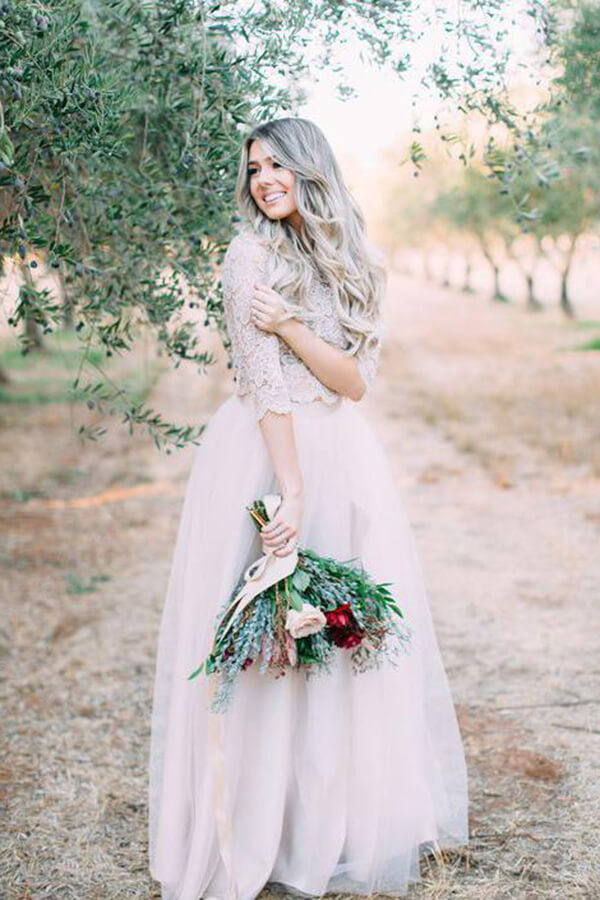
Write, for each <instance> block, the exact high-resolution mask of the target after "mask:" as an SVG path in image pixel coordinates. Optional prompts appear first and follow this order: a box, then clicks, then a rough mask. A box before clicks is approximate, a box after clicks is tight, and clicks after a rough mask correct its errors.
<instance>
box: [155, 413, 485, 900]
mask: <svg viewBox="0 0 600 900" xmlns="http://www.w3.org/2000/svg"><path fill="white" fill-rule="evenodd" d="M250 404H251V400H249V399H248V398H240V397H239V396H237V395H233V396H231V397H230V398H229V399H228V400H226V401H225V402H224V403H223V404H222V405H221V406H220V407H219V409H218V410H217V411H216V413H215V414H214V415H213V417H212V419H211V420H210V422H209V424H208V426H207V428H206V430H205V432H204V435H203V439H202V444H201V445H200V446H199V447H198V449H197V450H196V455H195V459H194V464H193V468H192V472H191V475H190V478H189V482H188V486H187V490H186V495H185V500H184V504H183V511H182V516H181V520H180V525H179V531H178V535H177V540H176V545H175V551H174V556H173V562H172V569H171V576H170V580H169V585H168V591H167V597H166V602H165V606H164V611H163V615H162V620H161V625H160V633H159V641H158V653H157V663H156V680H155V688H154V705H153V714H152V732H151V748H150V767H149V768H150V770H149V775H150V785H149V801H150V802H149V812H150V818H149V837H150V870H151V874H152V875H153V877H154V878H155V879H156V880H158V881H160V882H161V884H162V896H163V898H164V900H200V898H203V897H215V898H218V900H229V895H228V881H227V872H226V867H225V866H224V865H223V859H222V855H221V852H220V844H219V835H218V831H217V824H216V818H215V804H216V793H215V768H214V760H213V757H212V756H211V746H210V743H209V740H208V735H209V726H210V717H211V716H214V715H223V714H215V713H211V712H210V711H209V709H208V706H209V693H208V689H207V680H206V676H204V675H200V676H199V677H198V678H197V679H195V680H194V681H188V680H187V676H188V674H189V673H190V672H191V671H192V670H193V669H194V668H195V667H196V665H197V663H198V662H199V661H200V660H201V659H203V658H204V656H205V655H206V654H207V652H208V651H209V649H210V644H211V640H212V635H213V625H214V618H215V614H216V613H217V611H218V610H219V608H220V607H221V604H222V602H223V600H224V598H226V597H227V596H228V595H229V594H230V592H231V590H232V589H233V587H234V586H235V583H236V581H237V579H238V577H239V575H240V573H241V571H242V570H243V569H244V568H245V566H246V565H247V564H248V563H249V562H251V561H252V560H253V559H254V558H255V557H256V556H258V555H259V554H260V552H261V546H260V539H259V537H258V534H257V532H256V530H255V528H254V525H253V524H252V522H251V519H250V517H249V515H248V513H247V511H246V509H245V507H246V506H247V505H248V504H250V503H251V502H252V501H253V500H255V499H256V498H258V497H260V496H261V495H262V494H264V493H266V492H268V491H276V490H277V482H276V479H275V476H274V474H273V470H272V467H271V464H270V461H269V456H268V451H267V448H266V445H265V442H264V439H263V437H262V433H261V431H260V427H259V425H258V423H257V422H256V420H255V418H254V415H253V411H252V408H251V405H250ZM293 415H294V430H295V435H296V444H297V448H298V453H299V459H300V465H301V468H302V473H303V478H304V489H305V511H304V518H303V526H302V533H301V538H300V545H301V546H302V545H305V546H307V547H310V548H312V549H313V550H315V551H317V552H320V553H323V554H327V555H330V556H335V557H337V558H338V559H342V560H347V559H350V558H354V557H358V558H360V559H361V560H362V562H363V564H364V566H365V568H366V569H367V570H368V571H369V572H370V573H371V574H372V575H373V577H374V578H375V579H376V580H378V581H386V582H391V583H392V587H393V590H394V592H395V594H396V596H397V599H398V602H399V603H400V605H401V606H402V608H403V610H404V612H405V616H406V619H407V621H408V624H409V626H410V628H411V630H412V644H411V651H410V653H409V654H408V655H406V656H405V657H404V658H403V659H402V661H401V664H400V666H399V667H397V668H395V667H392V666H391V665H387V664H386V665H384V666H382V667H381V668H379V669H374V670H372V671H369V672H365V673H361V674H358V675H354V674H353V673H352V671H351V663H350V659H349V651H346V650H337V649H336V657H335V663H334V666H333V669H332V672H331V673H330V674H327V673H322V674H321V673H319V674H316V675H311V676H310V677H307V676H306V673H305V672H303V671H298V670H289V671H288V672H287V673H286V675H284V676H283V677H279V678H275V677H274V676H273V675H270V674H263V675H261V674H259V673H258V671H256V669H255V668H254V667H251V668H250V669H248V670H246V671H245V672H243V673H242V674H241V676H240V677H239V680H238V683H237V687H236V691H235V694H234V698H233V701H232V704H231V706H230V708H229V710H228V712H227V713H226V714H225V715H224V717H223V726H222V727H223V732H224V743H223V753H224V760H225V761H224V766H225V772H226V783H227V784H226V786H227V808H226V815H227V817H228V819H229V822H230V825H231V828H232V850H233V871H234V874H235V882H236V887H237V896H238V898H239V900H252V898H254V897H256V896H257V895H258V894H259V893H260V891H261V889H262V888H263V887H265V886H272V887H274V888H277V887H281V886H284V887H285V888H287V889H289V890H290V891H291V892H294V893H297V894H300V895H303V894H307V895H320V894H323V893H325V892H329V891H333V892H349V893H355V894H370V893H374V892H386V893H404V891H405V889H406V887H407V885H408V884H409V883H410V882H411V881H414V880H417V879H418V875H419V856H420V854H421V853H422V852H424V850H425V849H429V848H432V847H434V848H435V847H439V848H444V847H453V846H459V845H464V844H465V843H466V841H467V784H466V773H465V763H464V755H463V748H462V743H461V739H460V735H459V731H458V728H457V723H456V718H455V713H454V707H453V704H452V698H451V695H450V691H449V688H448V684H447V680H446V675H445V672H444V669H443V665H442V662H441V658H440V654H439V650H438V646H437V643H436V638H435V635H434V631H433V626H432V621H431V616H430V612H429V608H428V602H427V597H426V593H425V589H424V584H423V578H422V573H421V570H420V565H419V561H418V557H417V553H416V551H415V546H414V540H413V535H412V531H411V527H410V524H409V522H408V521H407V518H406V514H405V512H404V509H403V506H402V502H401V499H400V497H399V495H398V493H397V489H396V487H395V484H394V481H393V478H392V474H391V470H390V467H389V464H388V461H387V459H386V456H385V453H384V451H383V448H382V447H381V444H380V442H379V440H378V438H377V437H376V435H375V433H374V431H373V429H372V427H371V426H370V424H369V423H368V422H367V420H366V419H365V418H364V416H363V415H362V413H361V412H360V410H359V409H358V408H357V406H356V405H355V404H354V403H352V402H351V401H349V400H346V399H340V401H339V403H337V404H336V405H327V404H325V403H323V402H321V401H314V402H312V403H306V404H299V403H297V404H294V409H293Z"/></svg>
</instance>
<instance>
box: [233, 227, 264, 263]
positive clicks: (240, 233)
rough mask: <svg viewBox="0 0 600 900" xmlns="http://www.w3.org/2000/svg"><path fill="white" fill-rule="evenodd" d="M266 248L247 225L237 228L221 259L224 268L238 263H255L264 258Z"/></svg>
mask: <svg viewBox="0 0 600 900" xmlns="http://www.w3.org/2000/svg"><path fill="white" fill-rule="evenodd" d="M266 255H267V249H266V247H265V245H264V243H263V241H262V239H261V237H260V235H258V234H257V233H256V231H254V229H253V228H251V227H250V226H249V225H244V226H242V227H241V228H239V229H238V230H237V231H236V233H235V234H234V236H233V237H232V239H231V241H230V242H229V245H228V247H227V250H226V252H225V256H224V259H223V266H224V268H229V267H231V266H235V265H239V264H240V263H244V262H246V263H257V262H261V261H263V260H264V259H265V258H266Z"/></svg>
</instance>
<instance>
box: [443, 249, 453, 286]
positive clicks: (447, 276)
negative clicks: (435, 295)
mask: <svg viewBox="0 0 600 900" xmlns="http://www.w3.org/2000/svg"><path fill="white" fill-rule="evenodd" d="M451 265H452V257H450V256H447V257H446V260H445V262H444V271H443V278H442V287H445V288H449V287H452V282H451V281H450V267H451Z"/></svg>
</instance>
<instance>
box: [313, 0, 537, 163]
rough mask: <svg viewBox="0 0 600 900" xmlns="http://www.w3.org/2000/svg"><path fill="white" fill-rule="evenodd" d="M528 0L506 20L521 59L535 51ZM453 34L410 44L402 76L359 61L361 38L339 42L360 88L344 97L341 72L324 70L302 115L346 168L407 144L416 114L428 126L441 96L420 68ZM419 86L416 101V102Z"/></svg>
mask: <svg viewBox="0 0 600 900" xmlns="http://www.w3.org/2000/svg"><path fill="white" fill-rule="evenodd" d="M424 2H427V0H424ZM525 3H526V0H515V2H514V3H511V4H510V11H509V14H510V15H511V16H512V17H513V18H512V20H509V21H507V23H506V25H507V27H508V28H509V33H510V43H511V49H512V50H513V53H514V55H515V63H516V61H517V60H524V59H526V58H528V57H530V56H531V52H532V50H533V48H534V46H535V34H534V29H533V27H532V19H531V18H530V17H529V16H527V15H526V14H525V11H524V5H525ZM448 41H449V38H448V36H447V35H445V34H444V33H443V32H442V29H441V28H439V29H438V31H437V32H436V31H433V32H432V33H430V34H428V36H427V40H422V41H421V42H419V43H418V44H416V45H414V46H411V47H407V48H406V49H409V50H410V53H411V57H412V60H413V65H412V67H411V69H410V70H409V71H408V72H407V73H406V74H405V76H404V78H400V76H398V75H396V74H395V73H393V72H388V71H382V70H381V69H378V68H376V67H372V66H369V65H368V64H366V63H364V62H362V61H361V60H360V43H359V42H358V41H356V40H354V39H351V40H349V41H348V43H347V44H342V45H341V50H339V51H338V54H337V58H338V59H339V60H340V61H341V62H342V63H343V66H344V70H345V72H346V78H347V80H348V81H349V82H350V84H352V86H353V87H354V88H355V89H356V90H357V91H358V96H357V97H353V98H348V99H345V100H343V99H340V98H339V97H338V95H337V93H336V84H337V76H336V75H335V73H331V72H328V71H323V72H320V73H319V80H318V81H315V82H313V83H312V84H310V85H307V90H308V93H309V98H308V102H307V103H306V104H305V105H304V106H303V107H302V108H301V109H300V110H299V114H300V115H303V116H306V118H309V119H312V120H313V121H314V122H316V124H317V125H319V126H320V127H321V128H322V129H323V131H324V132H325V134H326V135H327V137H328V139H329V141H330V143H331V144H332V146H333V149H334V152H335V153H336V156H337V157H338V159H339V160H340V163H341V164H342V167H343V168H344V170H345V172H346V173H348V174H350V173H351V172H354V171H357V170H360V169H363V170H364V169H367V170H369V169H371V168H372V167H373V166H375V165H376V164H377V162H378V157H379V154H380V152H381V150H382V149H384V148H386V147H389V146H391V145H395V146H398V145H400V144H401V145H402V146H408V144H409V142H410V130H411V128H412V126H413V124H414V122H415V120H416V119H417V120H418V121H419V123H420V124H421V125H423V126H424V127H430V126H431V124H432V121H431V119H432V116H433V113H434V112H435V111H436V105H437V101H436V100H434V99H433V98H428V97H426V96H424V94H423V89H422V88H421V87H420V84H419V82H420V77H421V73H422V72H423V71H424V70H425V68H426V66H427V65H428V64H430V63H431V62H432V61H433V60H435V59H436V58H437V57H439V54H440V50H441V46H442V43H447V42H448ZM461 59H462V61H463V62H475V58H474V54H473V51H470V50H467V51H466V52H464V51H463V53H462V54H461ZM418 91H420V92H421V93H420V97H419V100H418V102H417V105H416V106H414V107H413V105H412V101H413V96H414V95H415V93H417V92H418Z"/></svg>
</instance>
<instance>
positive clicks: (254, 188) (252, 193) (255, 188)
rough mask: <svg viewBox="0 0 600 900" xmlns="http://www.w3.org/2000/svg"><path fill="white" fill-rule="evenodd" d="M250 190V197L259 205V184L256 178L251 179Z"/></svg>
mask: <svg viewBox="0 0 600 900" xmlns="http://www.w3.org/2000/svg"><path fill="white" fill-rule="evenodd" d="M248 190H249V191H250V196H251V197H252V199H253V200H254V202H255V203H258V184H257V183H256V178H250V180H249V181H248Z"/></svg>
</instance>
